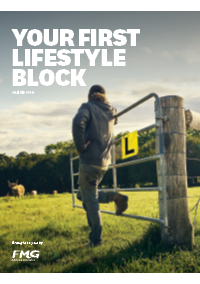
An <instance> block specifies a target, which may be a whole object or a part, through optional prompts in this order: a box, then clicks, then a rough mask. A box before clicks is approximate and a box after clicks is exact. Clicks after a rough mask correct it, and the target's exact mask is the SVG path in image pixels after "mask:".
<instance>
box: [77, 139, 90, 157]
mask: <svg viewBox="0 0 200 284" xmlns="http://www.w3.org/2000/svg"><path fill="white" fill-rule="evenodd" d="M89 144H90V141H88V142H87V143H85V145H84V150H83V151H85V149H86V148H87V146H88V145H89ZM78 154H80V152H78Z"/></svg>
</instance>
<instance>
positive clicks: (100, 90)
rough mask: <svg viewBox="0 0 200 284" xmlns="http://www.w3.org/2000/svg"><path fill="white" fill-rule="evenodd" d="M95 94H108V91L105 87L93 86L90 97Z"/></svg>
mask: <svg viewBox="0 0 200 284" xmlns="http://www.w3.org/2000/svg"><path fill="white" fill-rule="evenodd" d="M93 93H101V94H104V95H105V94H106V90H105V89H104V87H102V86H101V85H93V86H92V87H91V88H90V90H89V94H88V95H89V97H90V96H91V95H92V94H93Z"/></svg>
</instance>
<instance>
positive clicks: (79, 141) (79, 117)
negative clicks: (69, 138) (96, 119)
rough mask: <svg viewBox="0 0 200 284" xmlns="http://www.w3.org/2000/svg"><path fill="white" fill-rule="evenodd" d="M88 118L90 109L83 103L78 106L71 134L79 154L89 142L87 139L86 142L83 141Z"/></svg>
mask: <svg viewBox="0 0 200 284" xmlns="http://www.w3.org/2000/svg"><path fill="white" fill-rule="evenodd" d="M89 120H90V111H89V109H88V108H87V107H86V106H84V104H83V105H82V106H81V107H80V108H79V110H78V113H77V114H76V115H75V117H74V119H73V123H72V134H73V138H74V143H75V146H76V149H77V151H78V153H79V154H80V153H81V152H83V151H84V150H85V149H86V147H87V146H88V144H89V143H90V142H89V141H87V143H86V144H85V143H84V142H85V141H84V133H85V128H86V125H87V123H88V122H89Z"/></svg>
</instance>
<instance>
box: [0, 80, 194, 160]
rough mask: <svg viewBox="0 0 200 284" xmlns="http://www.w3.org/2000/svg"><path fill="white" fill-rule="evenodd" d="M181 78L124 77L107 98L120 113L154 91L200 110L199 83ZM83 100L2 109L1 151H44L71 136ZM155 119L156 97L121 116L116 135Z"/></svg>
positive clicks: (0, 114) (8, 152)
mask: <svg viewBox="0 0 200 284" xmlns="http://www.w3.org/2000/svg"><path fill="white" fill-rule="evenodd" d="M186 79H187V78H185V80H183V79H181V80H179V81H173V80H169V79H167V78H165V79H162V80H159V81H136V80H121V81H120V82H119V84H118V85H117V87H116V89H113V90H109V91H108V92H107V93H108V100H109V101H110V102H111V104H112V105H113V106H114V107H116V108H117V110H118V112H120V111H121V110H123V109H125V108H127V107H128V106H130V105H131V104H133V103H135V102H136V101H138V100H140V99H141V98H143V97H145V96H147V95H148V94H149V93H152V92H155V93H156V94H157V95H158V96H160V97H162V96H170V95H176V96H181V97H183V98H184V103H185V108H186V109H192V110H194V111H196V112H199V105H200V96H199V93H200V82H199V81H198V80H196V78H192V77H191V78H189V79H188V80H186ZM82 103H83V97H82V96H81V97H80V98H79V99H76V100H73V101H62V102H54V101H46V102H24V103H22V104H19V105H16V106H13V107H12V108H10V109H3V110H0V139H1V145H0V153H6V154H7V155H12V156H16V155H17V154H18V153H19V152H21V151H26V152H28V153H44V147H45V146H46V145H48V144H51V143H57V142H58V141H66V140H69V139H72V133H71V128H72V119H73V117H74V116H75V114H76V112H77V110H78V108H79V107H80V105H81V104H82ZM154 122H155V114H154V98H152V99H150V100H148V101H147V102H145V103H143V104H142V105H140V106H138V107H137V108H134V109H133V110H131V111H129V112H128V113H126V114H125V115H123V116H121V117H119V124H118V125H116V126H115V129H114V133H115V135H116V134H118V133H119V132H124V131H126V130H128V131H134V130H139V129H141V128H143V127H146V126H148V125H150V124H152V123H154Z"/></svg>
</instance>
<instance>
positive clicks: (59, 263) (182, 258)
mask: <svg viewBox="0 0 200 284" xmlns="http://www.w3.org/2000/svg"><path fill="white" fill-rule="evenodd" d="M128 195H129V208H128V210H127V211H126V213H127V214H135V215H142V216H148V217H154V218H158V217H159V216H158V197H157V193H154V192H153V193H150V192H148V193H128ZM189 195H200V188H191V189H189ZM197 201H198V198H197V197H195V198H190V199H189V207H190V209H192V208H193V206H194V205H195V204H196V202H197ZM76 204H79V205H81V203H80V202H78V201H77V200H76ZM101 209H104V210H110V211H114V204H113V203H110V204H108V205H107V204H106V205H101ZM194 213H195V210H193V211H192V213H191V220H192V222H193V221H194ZM101 216H102V222H103V241H104V243H103V246H101V247H96V248H93V249H91V248H87V247H86V245H87V243H88V234H89V227H88V225H87V221H86V216H85V211H84V210H83V209H79V208H72V196H71V194H68V193H65V194H57V195H38V196H34V197H31V196H28V195H27V196H25V197H24V198H23V199H15V198H14V197H2V198H0V219H1V226H0V227H1V230H0V273H2V272H7V273H10V272H15V273H16V272H22V273H25V272H30V273H40V272H43V273H46V272H48V273H51V272H54V273H61V272H65V273H69V272H126V273H130V272H139V273H145V272H154V273H155V272H158V273H161V272H167V273H168V272H200V251H199V245H200V212H199V211H198V213H197V217H196V223H195V246H194V249H193V251H187V250H183V249H181V248H179V247H169V246H166V245H164V244H163V243H162V242H161V239H160V234H159V228H158V226H157V225H156V224H152V223H149V222H146V221H140V220H136V219H130V218H124V217H120V216H113V215H108V214H104V213H102V215H101ZM12 241H15V242H22V241H24V242H25V241H26V242H32V241H33V242H39V241H40V242H43V244H42V245H39V244H38V245H36V244H35V245H27V244H26V245H25V244H23V245H17V244H14V245H13V244H12ZM14 250H23V251H27V250H30V251H32V250H39V251H40V253H39V254H40V255H39V258H38V259H37V258H36V260H35V261H22V262H19V261H11V258H12V254H13V251H14Z"/></svg>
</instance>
